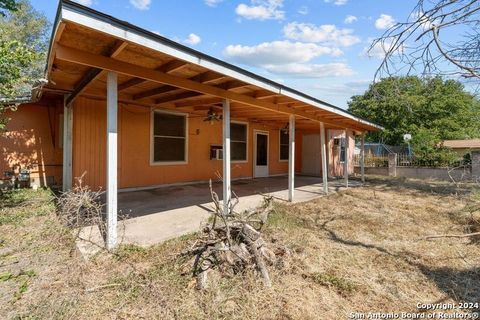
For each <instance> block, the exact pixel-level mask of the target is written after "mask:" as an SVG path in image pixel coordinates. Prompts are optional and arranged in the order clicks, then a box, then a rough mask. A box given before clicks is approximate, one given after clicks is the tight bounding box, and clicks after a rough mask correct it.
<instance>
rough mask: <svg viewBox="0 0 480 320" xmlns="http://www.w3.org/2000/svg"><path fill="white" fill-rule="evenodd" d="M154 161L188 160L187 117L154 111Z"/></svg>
mask: <svg viewBox="0 0 480 320" xmlns="http://www.w3.org/2000/svg"><path fill="white" fill-rule="evenodd" d="M152 130H153V141H152V147H153V151H152V161H153V162H156V163H167V162H186V161H187V117H186V116H185V115H178V114H171V113H164V112H158V111H155V112H153V128H152Z"/></svg>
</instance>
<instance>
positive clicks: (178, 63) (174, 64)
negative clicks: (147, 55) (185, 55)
mask: <svg viewBox="0 0 480 320" xmlns="http://www.w3.org/2000/svg"><path fill="white" fill-rule="evenodd" d="M187 64H188V63H187V62H185V61H182V60H172V61H169V62H167V63H164V64H162V65H161V66H160V67H158V68H156V69H155V70H157V71H160V72H164V73H170V72H173V71H176V70H178V69H181V68H183V67H184V66H186V65H187ZM145 81H146V80H145V79H141V78H133V79H130V80H127V81H125V82H124V83H122V84H120V85H119V86H118V91H122V90H125V89H128V88H130V87H133V86H136V85H138V84H141V83H144V82H145Z"/></svg>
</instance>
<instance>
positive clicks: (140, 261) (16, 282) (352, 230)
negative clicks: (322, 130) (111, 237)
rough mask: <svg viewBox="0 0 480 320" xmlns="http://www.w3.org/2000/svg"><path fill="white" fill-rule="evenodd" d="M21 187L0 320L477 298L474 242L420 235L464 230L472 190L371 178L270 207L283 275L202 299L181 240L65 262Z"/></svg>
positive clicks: (234, 279) (5, 241) (327, 314)
mask: <svg viewBox="0 0 480 320" xmlns="http://www.w3.org/2000/svg"><path fill="white" fill-rule="evenodd" d="M22 192H27V193H26V194H23V195H14V194H11V195H10V197H18V198H19V199H20V200H19V201H16V200H12V201H9V202H8V203H9V204H8V205H5V206H2V207H1V208H0V210H1V212H0V213H1V216H2V217H4V216H8V217H9V218H8V219H3V218H2V219H3V220H0V221H3V222H2V223H0V314H2V315H5V316H6V318H16V317H27V316H30V317H32V318H40V319H47V318H48V319H50V318H55V319H64V318H65V319H67V318H68V319H70V318H78V319H99V318H118V319H130V318H140V319H141V318H145V319H146V318H148V319H151V318H158V319H218V318H226V319H344V318H346V317H347V316H348V315H349V314H350V313H351V312H393V311H398V312H418V311H419V310H417V308H416V305H417V303H419V302H422V303H435V302H442V303H448V302H478V301H480V289H479V288H480V246H479V245H478V243H477V242H476V241H475V239H471V238H464V239H450V238H445V239H437V240H432V241H429V240H425V239H424V238H425V236H428V235H433V234H462V233H468V232H469V231H471V230H473V228H475V221H476V220H475V219H477V214H478V209H475V208H476V207H475V206H476V205H478V203H477V202H476V201H477V198H476V197H478V194H477V193H475V190H474V186H471V185H462V186H460V187H459V188H456V187H454V186H451V185H449V184H446V183H424V182H419V181H414V180H389V179H377V180H370V181H369V183H368V184H367V185H366V186H365V187H362V188H352V189H349V190H346V191H343V192H339V193H335V194H331V195H329V196H326V197H323V198H320V199H318V200H315V201H311V202H308V203H304V204H298V205H284V204H277V205H276V206H275V209H274V211H273V212H272V213H271V215H270V217H269V223H268V225H267V229H266V230H265V236H266V237H268V240H269V241H271V242H272V243H276V242H278V243H282V244H284V245H286V246H288V247H289V249H290V250H291V252H292V255H291V258H290V261H288V265H286V266H284V268H281V269H276V268H272V270H271V278H272V282H273V287H272V288H270V289H267V288H264V286H263V284H262V281H261V280H260V277H258V276H256V275H255V274H253V273H254V271H248V272H244V273H242V274H237V275H235V276H229V277H225V278H218V279H212V280H211V283H212V285H211V286H210V287H209V288H208V289H207V290H206V291H205V292H199V291H197V290H196V289H195V279H194V278H192V275H191V264H190V261H186V260H185V259H184V258H182V256H181V255H180V253H181V252H182V251H183V250H185V249H186V248H188V247H189V246H191V244H192V243H191V242H192V239H193V237H192V236H185V237H182V238H179V239H175V240H172V241H169V242H167V243H164V244H162V245H158V246H154V247H150V248H140V247H136V246H132V245H129V246H122V247H120V248H119V249H118V250H117V251H116V253H115V254H114V255H112V254H106V253H102V254H99V255H97V256H95V257H94V258H93V259H91V260H89V261H85V260H84V259H83V258H82V257H79V256H77V255H75V256H71V255H70V249H71V244H72V243H71V240H72V239H71V238H70V237H69V234H70V233H69V232H68V231H66V229H65V228H64V227H63V226H62V225H60V224H59V222H58V220H57V218H56V216H55V214H54V212H53V211H54V210H53V206H52V205H51V195H50V194H49V193H48V192H45V191H40V192H38V193H36V192H34V191H22ZM472 192H473V193H472ZM33 199H34V200H33ZM2 203H3V202H2ZM39 208H44V209H41V210H40V209H39ZM17 213H18V214H17ZM17 216H20V217H17ZM472 219H473V220H472ZM25 283H26V284H25Z"/></svg>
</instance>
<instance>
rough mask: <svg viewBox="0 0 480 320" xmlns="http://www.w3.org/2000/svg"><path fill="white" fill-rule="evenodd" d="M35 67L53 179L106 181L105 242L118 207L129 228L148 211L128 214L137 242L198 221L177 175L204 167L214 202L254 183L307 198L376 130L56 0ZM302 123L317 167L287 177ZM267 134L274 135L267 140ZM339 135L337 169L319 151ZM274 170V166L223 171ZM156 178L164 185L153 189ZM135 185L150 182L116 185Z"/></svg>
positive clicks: (194, 189) (196, 203)
mask: <svg viewBox="0 0 480 320" xmlns="http://www.w3.org/2000/svg"><path fill="white" fill-rule="evenodd" d="M47 76H48V79H49V80H50V81H49V83H48V85H46V86H45V87H44V88H43V91H44V92H48V93H49V94H56V95H62V96H63V97H64V115H63V123H64V125H63V133H64V138H63V189H64V190H69V189H71V188H72V184H73V183H74V182H75V179H74V178H75V177H78V176H81V175H82V174H83V173H84V172H88V175H87V176H86V183H87V184H88V185H90V186H92V187H100V188H102V189H104V190H105V191H106V216H107V219H106V220H107V236H106V241H105V242H106V246H107V247H108V248H114V247H115V246H116V245H117V244H118V239H117V237H118V236H119V234H118V232H117V214H118V212H119V211H122V212H123V211H127V212H126V213H129V212H131V213H132V216H134V218H132V219H130V220H129V221H128V225H130V226H132V227H131V230H135V228H134V226H135V225H137V222H138V221H141V220H142V219H150V220H152V219H159V220H158V221H156V223H153V222H152V223H139V222H138V225H141V226H142V227H138V228H137V229H138V231H137V232H133V231H132V232H131V233H130V234H131V236H130V237H131V239H130V240H131V242H137V241H135V239H136V237H137V236H138V237H140V238H141V239H142V240H141V241H139V242H142V243H144V242H149V241H154V239H156V240H159V239H166V238H168V237H169V235H173V234H177V235H178V234H179V232H177V231H178V228H177V227H175V223H176V222H177V221H187V222H186V224H187V225H188V226H189V227H188V228H190V227H191V226H195V227H198V224H199V223H198V222H199V221H201V219H197V216H201V215H202V210H203V215H204V216H206V212H208V209H206V208H203V207H204V206H205V205H206V204H208V202H209V193H208V188H205V185H203V187H202V185H196V186H179V184H181V183H184V182H187V181H188V182H189V181H208V179H212V178H213V177H214V176H215V174H216V173H220V174H221V176H222V184H216V186H215V187H216V188H217V189H218V190H217V191H218V194H219V195H220V196H221V197H222V198H223V199H224V201H223V206H224V212H226V213H228V211H229V202H230V200H231V197H232V193H231V190H232V189H233V190H235V191H236V192H238V194H239V196H241V197H242V203H243V205H246V204H248V205H250V204H252V205H255V204H256V203H255V201H257V200H258V199H261V197H259V196H258V192H266V193H273V195H274V196H275V197H278V198H280V199H282V200H287V201H290V202H295V201H303V200H310V199H313V198H314V197H316V196H319V195H321V194H326V193H328V191H329V188H331V187H333V188H335V187H336V185H335V183H334V184H333V185H330V186H329V181H328V179H329V177H339V176H343V181H342V183H343V185H344V186H345V187H348V186H349V179H348V176H349V172H353V167H352V163H351V154H350V150H353V144H354V139H355V136H362V141H363V137H364V134H365V133H366V132H368V131H372V130H381V127H380V126H378V125H376V124H373V123H371V122H368V121H366V120H364V119H361V118H358V117H356V116H354V115H352V114H350V113H348V112H346V111H345V110H343V109H340V108H338V107H335V106H333V105H330V104H328V103H325V102H323V101H321V100H318V99H316V98H313V97H311V96H308V95H306V94H304V93H302V92H300V91H297V90H295V89H291V88H289V87H286V86H284V85H282V84H279V83H276V82H273V81H271V80H269V79H266V78H263V77H261V76H258V75H256V74H253V73H251V72H249V71H246V70H243V69H241V68H239V67H236V66H233V65H231V64H228V63H226V62H224V61H222V60H219V59H216V58H213V57H211V56H208V55H205V54H203V53H201V52H198V51H195V50H192V49H191V48H188V47H185V46H183V45H181V44H179V43H176V42H174V41H171V40H169V39H166V38H164V37H161V36H158V35H156V34H153V33H151V32H148V31H146V30H143V29H140V28H138V27H136V26H133V25H130V24H128V23H127V22H124V21H120V20H118V19H116V18H114V17H111V16H108V15H105V14H103V13H101V12H98V11H95V10H92V9H90V8H87V7H84V6H81V5H79V4H77V3H74V2H71V1H66V0H62V1H60V5H59V14H58V16H57V19H56V21H55V25H54V33H53V35H52V42H51V48H50V53H49V61H48V67H47ZM208 123H210V124H212V125H215V124H216V125H215V126H210V127H208V126H207V125H208ZM234 124H236V128H235V131H234V128H233V126H235V125H234ZM239 125H240V127H241V128H240V130H239V129H238V127H239ZM190 126H191V127H190ZM98 128H101V130H100V131H99V129H98ZM165 128H166V129H165ZM242 128H243V129H242ZM242 130H243V131H242ZM239 132H240V134H239ZM332 132H336V134H337V136H333V135H332ZM338 132H340V134H341V136H342V138H341V139H339V138H338ZM282 133H283V134H284V136H285V137H286V139H285V142H284V143H283V144H282V142H281V137H278V135H280V136H282ZM306 134H308V135H310V136H312V135H314V136H315V138H318V140H317V141H318V154H315V155H313V157H312V162H313V163H314V165H315V166H316V167H317V168H316V170H317V172H316V173H315V175H317V176H319V177H321V178H312V179H310V178H306V177H298V176H297V177H298V178H297V179H296V172H298V169H297V167H298V162H299V160H301V159H302V158H301V157H303V155H302V154H300V155H299V154H296V149H298V148H299V144H296V139H299V138H300V139H302V138H303V137H304V136H305V135H306ZM239 136H240V138H239ZM334 138H335V139H334ZM270 139H277V140H276V143H275V145H274V147H275V148H277V147H278V150H277V149H272V147H271V145H273V144H271V142H270V141H269V140H270ZM190 140H191V143H189V141H190ZM333 140H336V142H335V143H336V144H335V143H333ZM340 140H341V143H340V142H339V141H340ZM340 145H341V146H342V148H343V151H342V152H343V153H342V154H343V158H342V159H343V160H342V161H340V160H339V159H340V151H339V152H338V154H337V160H336V161H335V165H336V167H340V168H334V165H332V162H333V155H332V154H331V152H329V151H328V150H329V148H333V147H334V146H338V150H340ZM311 148H312V145H306V146H305V148H304V149H311ZM208 154H210V158H208V156H207V155H208ZM212 154H213V156H212ZM271 158H274V159H273V160H274V161H273V162H272V159H271ZM297 158H298V159H297ZM215 160H217V161H216V162H215ZM234 169H235V170H236V171H234ZM334 169H335V170H334ZM337 169H341V170H337ZM279 174H285V175H286V176H284V177H282V178H267V179H260V180H252V181H253V182H252V183H244V182H242V180H239V181H237V182H232V179H241V178H250V179H251V178H259V177H272V176H275V175H279ZM309 179H310V180H309ZM162 185H165V186H166V185H169V186H170V187H169V189H164V188H162V190H163V191H162V192H160V191H159V190H161V189H157V188H158V187H160V186H162ZM139 187H140V188H145V187H146V188H150V189H151V190H150V191H146V190H145V191H139V192H132V193H128V192H127V193H122V192H120V193H119V191H121V190H122V189H123V190H133V189H136V188H139ZM220 189H221V190H220ZM142 199H143V200H142ZM255 199H256V200H255ZM257 203H258V201H257ZM187 208H190V209H187ZM192 208H195V210H193V209H192ZM197 209H199V210H200V211H197ZM178 210H181V211H182V214H179V215H177V214H178V212H179V211H178ZM158 212H161V213H160V214H159V213H158ZM175 212H177V213H175ZM197 212H200V213H197ZM156 214H159V215H158V216H156ZM170 215H173V216H171V218H170V220H168V219H166V217H168V216H170ZM167 220H168V221H167ZM129 228H130V227H129ZM149 228H153V229H152V232H150V233H152V235H151V240H148V241H147V240H146V239H144V238H143V235H144V234H149V232H147V231H145V230H147V229H149ZM188 228H187V229H188ZM153 231H154V232H153ZM155 234H157V235H158V236H155ZM135 235H137V236H135Z"/></svg>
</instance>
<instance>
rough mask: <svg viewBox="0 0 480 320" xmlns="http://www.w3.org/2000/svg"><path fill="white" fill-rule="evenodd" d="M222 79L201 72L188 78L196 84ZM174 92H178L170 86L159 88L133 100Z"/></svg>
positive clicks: (210, 73) (209, 73)
mask: <svg viewBox="0 0 480 320" xmlns="http://www.w3.org/2000/svg"><path fill="white" fill-rule="evenodd" d="M222 78H225V76H224V75H221V74H218V73H216V72H212V71H206V72H202V73H200V74H197V75H195V76H193V77H190V78H188V79H190V80H193V81H197V82H200V83H208V82H211V81H215V80H218V79H222ZM175 90H178V88H177V87H172V86H160V87H156V88H153V89H150V90H146V91H143V92H140V93H137V94H135V95H134V96H133V100H140V99H146V98H149V97H152V96H156V95H160V94H163V93H169V92H171V91H175Z"/></svg>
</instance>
